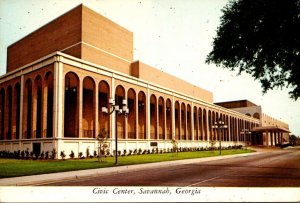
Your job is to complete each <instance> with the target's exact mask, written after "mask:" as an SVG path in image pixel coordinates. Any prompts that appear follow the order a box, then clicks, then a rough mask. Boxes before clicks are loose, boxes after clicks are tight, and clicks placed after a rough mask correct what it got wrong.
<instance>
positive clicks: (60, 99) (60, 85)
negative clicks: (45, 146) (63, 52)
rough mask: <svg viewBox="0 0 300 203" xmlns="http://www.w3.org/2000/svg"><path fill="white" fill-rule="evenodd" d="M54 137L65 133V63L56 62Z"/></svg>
mask: <svg viewBox="0 0 300 203" xmlns="http://www.w3.org/2000/svg"><path fill="white" fill-rule="evenodd" d="M53 80H54V81H53V83H54V84H53V137H54V138H61V137H62V135H63V134H64V131H63V130H64V127H63V119H64V118H63V116H64V115H63V112H64V88H65V84H64V76H63V63H62V62H55V63H54V79H53Z"/></svg>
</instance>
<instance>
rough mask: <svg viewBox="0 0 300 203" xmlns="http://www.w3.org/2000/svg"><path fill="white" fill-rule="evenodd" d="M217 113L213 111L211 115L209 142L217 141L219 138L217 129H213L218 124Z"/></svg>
mask: <svg viewBox="0 0 300 203" xmlns="http://www.w3.org/2000/svg"><path fill="white" fill-rule="evenodd" d="M215 115H216V114H215V112H214V111H212V115H211V119H212V120H211V139H209V140H216V139H217V137H216V129H215V128H212V126H213V125H214V124H215V122H216V117H215Z"/></svg>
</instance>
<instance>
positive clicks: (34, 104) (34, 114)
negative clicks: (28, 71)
mask: <svg viewBox="0 0 300 203" xmlns="http://www.w3.org/2000/svg"><path fill="white" fill-rule="evenodd" d="M31 115H32V117H31V118H32V120H31V126H32V134H31V138H36V134H37V133H38V132H37V129H36V122H37V85H36V82H35V79H34V78H33V81H32V111H31Z"/></svg>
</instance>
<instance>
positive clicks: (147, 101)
mask: <svg viewBox="0 0 300 203" xmlns="http://www.w3.org/2000/svg"><path fill="white" fill-rule="evenodd" d="M146 103H147V104H146V134H147V140H150V130H151V129H150V125H151V123H150V90H149V87H148V88H147V95H146Z"/></svg>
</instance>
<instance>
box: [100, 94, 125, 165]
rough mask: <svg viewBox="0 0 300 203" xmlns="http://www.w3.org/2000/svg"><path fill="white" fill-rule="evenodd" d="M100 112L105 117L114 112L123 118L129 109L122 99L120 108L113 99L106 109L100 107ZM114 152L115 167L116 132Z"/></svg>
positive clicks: (116, 163)
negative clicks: (122, 115)
mask: <svg viewBox="0 0 300 203" xmlns="http://www.w3.org/2000/svg"><path fill="white" fill-rule="evenodd" d="M101 111H102V113H103V114H106V115H111V114H112V113H113V112H116V113H117V114H124V116H125V117H127V116H128V114H129V109H128V107H127V100H126V99H123V101H122V106H121V107H120V106H119V104H116V103H115V101H114V99H113V98H109V100H108V107H102V108H101ZM116 119H117V118H116ZM115 150H116V160H115V165H118V135H117V132H116V133H115Z"/></svg>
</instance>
